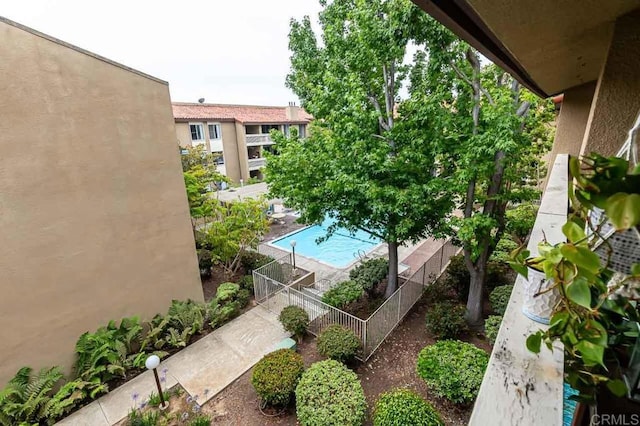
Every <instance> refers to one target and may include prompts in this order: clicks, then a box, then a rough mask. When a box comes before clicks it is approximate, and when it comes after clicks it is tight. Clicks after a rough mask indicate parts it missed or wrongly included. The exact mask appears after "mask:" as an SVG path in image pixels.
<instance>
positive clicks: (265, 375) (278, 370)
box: [251, 349, 304, 406]
mask: <svg viewBox="0 0 640 426" xmlns="http://www.w3.org/2000/svg"><path fill="white" fill-rule="evenodd" d="M303 371H304V362H303V360H302V355H300V354H298V353H296V352H295V351H293V350H291V349H279V350H277V351H274V352H271V353H269V354H267V355H265V356H264V357H262V359H261V360H260V361H258V363H257V364H256V366H255V367H254V368H253V374H252V375H251V384H252V385H253V387H254V389H255V390H256V393H257V394H258V396H260V399H261V400H262V401H263V402H265V403H266V404H269V405H279V406H282V405H287V404H289V402H290V401H291V397H292V396H293V394H294V392H295V390H296V386H297V384H298V381H299V380H300V377H301V376H302V372H303Z"/></svg>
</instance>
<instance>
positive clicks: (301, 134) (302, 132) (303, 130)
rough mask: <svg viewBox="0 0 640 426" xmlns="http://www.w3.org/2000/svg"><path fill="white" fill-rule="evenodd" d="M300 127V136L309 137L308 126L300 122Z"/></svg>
mask: <svg viewBox="0 0 640 426" xmlns="http://www.w3.org/2000/svg"><path fill="white" fill-rule="evenodd" d="M298 128H299V129H300V131H299V132H298V136H300V137H301V138H305V137H307V133H306V130H307V126H305V125H304V124H300V125H299V126H298Z"/></svg>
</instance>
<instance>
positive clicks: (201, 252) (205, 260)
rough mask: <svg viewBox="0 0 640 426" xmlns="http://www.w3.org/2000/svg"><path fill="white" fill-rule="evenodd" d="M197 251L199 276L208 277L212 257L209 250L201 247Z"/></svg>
mask: <svg viewBox="0 0 640 426" xmlns="http://www.w3.org/2000/svg"><path fill="white" fill-rule="evenodd" d="M197 253H198V266H199V268H200V276H202V277H208V276H209V275H211V267H212V266H213V258H212V257H211V251H209V250H207V249H205V248H201V249H198V250H197Z"/></svg>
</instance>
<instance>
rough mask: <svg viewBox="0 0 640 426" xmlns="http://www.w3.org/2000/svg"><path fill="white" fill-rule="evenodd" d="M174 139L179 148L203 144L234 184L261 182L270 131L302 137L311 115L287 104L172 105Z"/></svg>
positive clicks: (269, 142)
mask: <svg viewBox="0 0 640 426" xmlns="http://www.w3.org/2000/svg"><path fill="white" fill-rule="evenodd" d="M173 117H174V119H175V124H176V136H177V139H178V143H179V144H180V146H182V147H187V146H195V145H205V146H206V149H207V151H208V152H211V153H214V154H218V160H217V161H218V169H219V170H220V172H221V173H223V174H224V175H226V176H227V177H228V178H229V179H231V180H232V181H233V182H236V183H239V182H240V181H241V180H242V181H243V182H247V181H248V180H249V179H250V178H258V179H262V177H263V175H262V171H261V169H262V168H263V167H264V165H265V164H266V161H265V158H264V153H265V152H267V151H271V150H272V149H273V148H272V147H273V145H274V142H273V140H272V139H271V136H270V135H269V132H270V131H271V130H272V129H277V130H280V131H282V132H284V133H285V134H289V132H290V131H291V129H292V128H296V129H297V130H298V134H299V135H301V136H303V137H304V136H305V135H306V133H307V126H308V124H309V122H310V121H311V118H312V117H311V116H310V115H309V114H307V112H306V111H305V110H303V109H302V108H300V107H299V106H296V105H294V104H290V105H289V106H286V107H277V106H252V105H224V104H205V103H182V102H174V103H173Z"/></svg>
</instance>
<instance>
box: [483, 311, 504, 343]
mask: <svg viewBox="0 0 640 426" xmlns="http://www.w3.org/2000/svg"><path fill="white" fill-rule="evenodd" d="M500 324H502V316H501V315H489V318H487V320H486V321H485V322H484V335H485V336H487V339H488V340H489V343H491V344H492V345H493V344H494V343H495V342H496V337H498V330H500Z"/></svg>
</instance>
